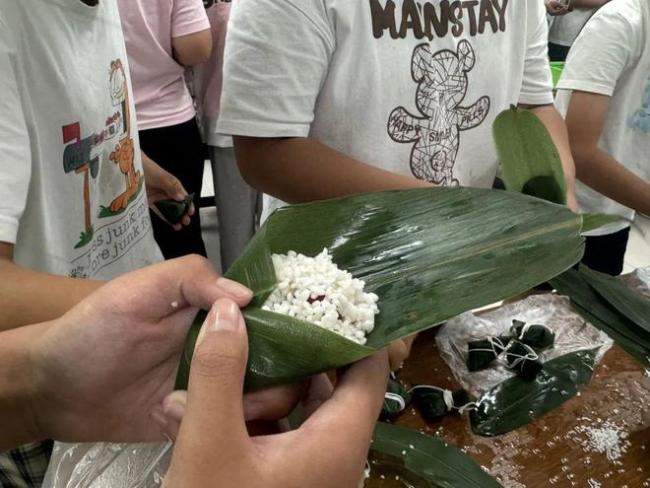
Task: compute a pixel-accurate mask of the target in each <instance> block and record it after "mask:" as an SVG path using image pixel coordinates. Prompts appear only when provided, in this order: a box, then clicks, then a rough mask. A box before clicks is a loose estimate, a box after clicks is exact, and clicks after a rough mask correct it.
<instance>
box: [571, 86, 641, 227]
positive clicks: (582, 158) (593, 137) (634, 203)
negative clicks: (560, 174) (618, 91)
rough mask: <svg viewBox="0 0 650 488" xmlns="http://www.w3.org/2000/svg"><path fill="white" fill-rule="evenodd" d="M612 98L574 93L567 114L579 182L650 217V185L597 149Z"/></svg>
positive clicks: (594, 94) (580, 92)
mask: <svg viewBox="0 0 650 488" xmlns="http://www.w3.org/2000/svg"><path fill="white" fill-rule="evenodd" d="M609 103H610V97H608V96H606V95H599V94H596V93H588V92H583V91H574V92H573V93H572V95H571V101H570V103H569V110H568V112H567V117H566V121H567V127H568V129H569V136H570V140H571V150H572V151H573V157H574V159H575V164H576V174H577V177H578V179H579V180H580V181H582V182H583V183H585V184H586V185H588V186H590V187H591V188H593V189H594V190H596V191H597V192H599V193H602V194H603V195H605V196H606V197H609V198H611V199H612V200H615V201H617V202H619V203H621V204H622V205H625V206H626V207H629V208H632V209H634V210H636V211H637V212H639V213H642V214H644V215H650V183H649V182H647V181H644V180H643V179H642V178H639V177H638V176H637V175H635V174H634V173H632V172H631V171H630V170H628V169H627V168H625V167H624V166H623V165H622V164H620V163H619V162H618V161H617V160H616V159H615V158H613V157H612V156H611V155H609V154H608V153H606V152H605V151H603V150H602V149H600V147H598V141H599V140H600V137H601V134H602V132H603V127H604V124H605V117H606V115H607V111H608V109H609Z"/></svg>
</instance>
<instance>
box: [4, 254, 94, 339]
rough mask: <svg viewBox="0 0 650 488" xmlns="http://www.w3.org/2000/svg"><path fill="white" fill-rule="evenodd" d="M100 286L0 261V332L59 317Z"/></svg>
mask: <svg viewBox="0 0 650 488" xmlns="http://www.w3.org/2000/svg"><path fill="white" fill-rule="evenodd" d="M102 284H103V282H101V281H95V280H87V279H76V278H68V277H65V276H55V275H51V274H47V273H39V272H36V271H32V270H30V269H27V268H23V267H21V266H18V265H16V264H15V263H13V262H12V261H10V260H8V259H0V310H2V314H0V331H2V330H7V329H13V328H16V327H21V326H24V325H28V324H35V323H38V322H44V321H46V320H52V319H55V318H57V317H60V316H61V315H63V314H64V313H65V312H67V311H68V310H69V309H70V308H72V307H73V306H74V305H76V304H77V303H79V302H80V301H81V300H82V299H84V298H85V297H86V296H88V295H89V294H90V293H92V292H93V291H95V290H96V289H97V288H99V287H100V286H101V285H102Z"/></svg>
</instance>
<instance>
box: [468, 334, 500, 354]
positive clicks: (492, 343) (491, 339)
mask: <svg viewBox="0 0 650 488" xmlns="http://www.w3.org/2000/svg"><path fill="white" fill-rule="evenodd" d="M486 340H487V341H488V342H489V343H490V346H492V348H491V349H472V350H471V351H470V352H475V351H476V352H491V353H492V354H494V357H497V356H498V355H499V354H501V353H502V352H503V351H505V350H506V346H505V345H504V344H503V341H502V340H501V339H500V338H498V337H488V338H487V339H486ZM497 346H498V347H499V348H501V350H500V351H497V349H496V348H497Z"/></svg>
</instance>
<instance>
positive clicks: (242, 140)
mask: <svg viewBox="0 0 650 488" xmlns="http://www.w3.org/2000/svg"><path fill="white" fill-rule="evenodd" d="M235 151H236V155H237V160H238V162H239V167H240V170H241V172H242V175H243V176H244V178H245V179H246V181H247V182H248V183H249V184H250V185H251V186H253V187H255V188H257V189H258V190H260V191H263V192H264V193H268V194H269V195H273V196H274V197H276V198H279V199H281V200H283V201H285V202H289V203H300V202H308V201H313V200H323V199H327V198H335V197H339V196H343V195H350V194H356V193H366V192H378V191H384V190H401V189H409V188H424V187H430V186H432V184H431V183H428V182H425V181H420V180H417V179H415V178H411V177H408V176H402V175H398V174H395V173H391V172H390V171H385V170H382V169H379V168H376V167H374V166H371V165H369V164H365V163H362V162H360V161H357V160H356V159H353V158H350V157H349V156H346V155H345V154H343V153H340V152H338V151H336V150H334V149H332V148H330V147H328V146H325V145H324V144H321V143H320V142H318V141H316V140H315V139H312V138H286V139H257V138H246V137H236V138H235Z"/></svg>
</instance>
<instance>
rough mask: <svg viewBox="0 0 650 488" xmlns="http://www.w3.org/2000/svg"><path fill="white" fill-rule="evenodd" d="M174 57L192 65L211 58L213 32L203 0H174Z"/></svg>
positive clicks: (187, 64)
mask: <svg viewBox="0 0 650 488" xmlns="http://www.w3.org/2000/svg"><path fill="white" fill-rule="evenodd" d="M171 24H172V32H171V34H172V48H173V51H174V59H175V60H176V61H177V62H178V63H180V64H182V65H183V66H186V67H190V66H195V65H197V64H201V63H204V62H206V61H207V60H208V59H210V54H211V53H212V32H211V31H210V22H209V21H208V16H207V14H206V13H205V7H204V6H203V2H202V0H174V4H173V9H172V19H171Z"/></svg>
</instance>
